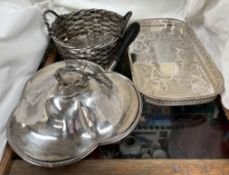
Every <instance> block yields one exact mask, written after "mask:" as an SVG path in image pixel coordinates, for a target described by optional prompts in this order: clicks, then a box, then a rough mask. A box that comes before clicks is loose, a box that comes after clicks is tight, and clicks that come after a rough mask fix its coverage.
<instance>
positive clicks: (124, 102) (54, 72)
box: [7, 60, 142, 167]
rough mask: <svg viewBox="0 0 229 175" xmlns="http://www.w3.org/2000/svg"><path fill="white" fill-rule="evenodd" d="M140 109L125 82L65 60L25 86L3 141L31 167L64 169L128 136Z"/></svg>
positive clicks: (83, 63)
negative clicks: (67, 165)
mask: <svg viewBox="0 0 229 175" xmlns="http://www.w3.org/2000/svg"><path fill="white" fill-rule="evenodd" d="M141 108H142V104H141V98H140V95H139V93H138V92H137V91H136V89H135V88H134V86H133V85H132V83H131V81H130V80H129V79H127V78H125V77H124V76H122V75H120V74H118V73H114V72H106V71H104V70H103V69H102V68H101V67H100V66H98V65H96V64H94V63H92V62H88V61H79V60H66V61H62V62H57V63H55V64H52V65H50V66H47V67H45V68H43V69H41V70H40V71H38V72H37V73H36V74H35V75H34V76H33V77H32V78H31V79H30V80H29V81H28V83H27V85H26V87H25V89H24V92H23V96H22V99H21V101H20V103H19V104H18V106H17V107H16V109H15V111H14V112H13V114H12V116H11V117H10V120H9V122H8V125H7V137H8V141H9V143H10V145H11V146H12V148H13V149H14V150H15V152H16V153H17V154H18V155H20V156H21V157H22V158H23V159H25V160H27V161H29V162H31V163H33V164H36V165H41V166H49V167H52V166H60V165H66V164H69V163H71V162H74V161H77V160H80V159H82V158H83V157H85V156H86V155H88V154H89V153H91V152H92V151H93V150H94V149H95V148H96V147H97V146H98V145H104V144H110V143H113V142H117V141H119V140H121V139H122V138H123V137H125V136H126V135H128V134H129V133H130V132H131V131H132V130H133V129H134V127H135V126H136V124H137V122H138V120H139V117H140V113H141Z"/></svg>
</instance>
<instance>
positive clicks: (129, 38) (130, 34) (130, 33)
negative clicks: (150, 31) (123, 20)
mask: <svg viewBox="0 0 229 175" xmlns="http://www.w3.org/2000/svg"><path fill="white" fill-rule="evenodd" d="M139 31H140V25H139V23H137V22H134V23H132V24H130V25H129V26H128V28H127V29H126V31H125V34H124V36H123V38H122V41H121V46H120V47H119V49H118V52H117V54H116V57H115V59H114V61H113V62H112V63H111V65H109V66H108V69H107V70H108V71H110V70H113V68H114V67H115V66H116V65H117V63H118V62H119V61H120V59H121V58H122V56H123V54H124V53H125V51H126V49H127V48H128V46H129V45H130V44H131V43H132V42H133V41H134V40H135V38H136V37H137V35H138V33H139Z"/></svg>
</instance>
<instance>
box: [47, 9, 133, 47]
mask: <svg viewBox="0 0 229 175" xmlns="http://www.w3.org/2000/svg"><path fill="white" fill-rule="evenodd" d="M84 11H94V12H98V13H101V12H102V13H107V14H110V15H115V16H116V17H118V18H120V19H122V20H124V16H121V15H119V14H118V13H116V12H113V11H109V10H105V9H95V8H91V9H82V10H79V11H73V12H71V13H68V14H64V15H60V16H59V20H61V18H62V19H64V18H66V17H67V16H71V15H77V14H80V13H82V12H84ZM128 13H129V12H128ZM128 13H127V14H128ZM127 14H126V15H127ZM56 23H57V19H55V21H54V22H53V23H52V24H51V27H50V29H51V30H49V31H48V32H49V36H50V37H51V38H52V39H53V40H54V41H55V43H57V44H58V45H59V46H61V47H64V48H68V49H74V50H75V51H87V50H89V49H90V50H95V49H102V48H104V47H108V46H110V45H112V44H116V43H117V42H118V41H119V40H120V38H121V37H122V35H123V33H122V32H123V31H124V28H125V25H126V24H125V25H124V24H122V27H121V30H120V36H119V37H115V38H113V39H111V40H109V41H108V42H106V43H104V44H99V45H96V46H88V47H84V48H77V47H75V46H73V45H71V44H69V43H65V42H64V41H62V40H60V39H58V38H57V37H56V35H55V34H54V32H53V25H55V24H56Z"/></svg>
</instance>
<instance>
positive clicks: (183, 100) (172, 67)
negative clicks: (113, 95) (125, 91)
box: [129, 19, 223, 106]
mask: <svg viewBox="0 0 229 175" xmlns="http://www.w3.org/2000/svg"><path fill="white" fill-rule="evenodd" d="M138 22H139V23H140V26H141V31H140V33H139V35H138V37H137V38H136V40H135V41H134V42H133V43H132V45H130V48H129V58H130V64H131V69H132V75H133V82H134V84H135V86H136V88H137V89H138V90H139V91H140V92H141V93H142V94H143V95H144V96H145V99H146V100H147V101H149V102H150V103H153V104H157V105H167V106H170V105H190V104H201V103H206V102H208V101H212V100H213V99H214V98H215V97H216V96H217V95H218V94H219V93H220V92H222V90H223V78H222V75H221V74H220V72H219V71H218V70H217V68H216V66H215V65H214V63H213V61H212V60H211V57H210V55H209V54H208V53H207V51H206V50H205V48H204V47H203V46H202V44H201V43H200V41H199V40H198V38H197V37H196V35H195V33H194V31H193V30H192V28H191V27H189V26H188V25H187V24H186V23H185V22H183V21H179V20H175V19H148V20H141V21H138Z"/></svg>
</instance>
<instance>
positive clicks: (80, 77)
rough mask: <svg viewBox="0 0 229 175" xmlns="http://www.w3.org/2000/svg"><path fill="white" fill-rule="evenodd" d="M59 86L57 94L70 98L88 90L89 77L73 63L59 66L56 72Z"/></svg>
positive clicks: (56, 90)
mask: <svg viewBox="0 0 229 175" xmlns="http://www.w3.org/2000/svg"><path fill="white" fill-rule="evenodd" d="M55 78H56V80H57V86H56V89H55V94H56V95H57V96H61V97H64V98H70V97H73V96H76V95H79V94H82V93H84V92H86V91H87V87H88V77H87V75H86V74H85V73H84V72H82V71H80V70H77V69H76V68H75V67H74V66H72V65H67V66H66V67H65V68H59V69H57V71H56V72H55Z"/></svg>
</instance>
